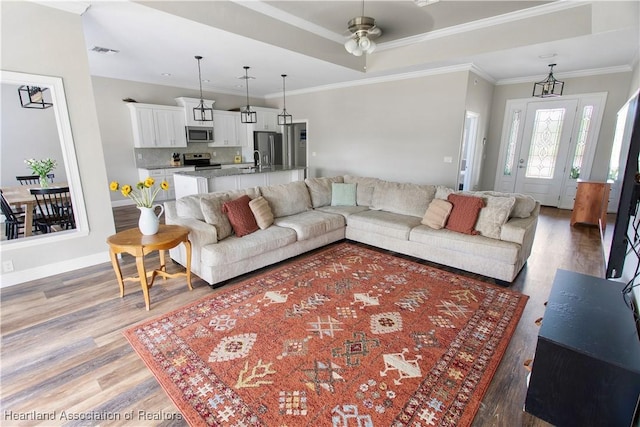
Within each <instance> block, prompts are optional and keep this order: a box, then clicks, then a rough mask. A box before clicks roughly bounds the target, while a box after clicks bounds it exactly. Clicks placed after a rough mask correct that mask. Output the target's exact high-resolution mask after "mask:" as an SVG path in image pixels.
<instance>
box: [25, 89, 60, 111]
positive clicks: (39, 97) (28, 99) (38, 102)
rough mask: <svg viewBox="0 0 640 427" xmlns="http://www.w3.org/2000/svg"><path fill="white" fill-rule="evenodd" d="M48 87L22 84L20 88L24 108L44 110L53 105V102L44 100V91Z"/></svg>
mask: <svg viewBox="0 0 640 427" xmlns="http://www.w3.org/2000/svg"><path fill="white" fill-rule="evenodd" d="M47 89H48V88H46V87H45V88H41V87H38V86H26V85H22V86H20V87H19V88H18V96H19V97H20V106H21V107H22V108H39V109H41V110H44V109H45V108H49V107H52V106H53V103H51V102H45V101H44V91H45V90H47Z"/></svg>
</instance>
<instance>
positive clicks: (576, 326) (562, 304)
mask: <svg viewBox="0 0 640 427" xmlns="http://www.w3.org/2000/svg"><path fill="white" fill-rule="evenodd" d="M623 287H624V284H623V283H620V282H614V281H609V280H605V279H600V278H597V277H592V276H586V275H583V274H578V273H574V272H570V271H565V270H558V271H557V273H556V277H555V279H554V283H553V288H552V290H551V294H550V295H549V300H548V303H547V308H546V310H545V315H544V319H543V322H542V327H541V328H540V333H539V335H538V343H537V347H536V354H535V358H534V360H533V369H532V371H531V378H530V381H529V389H528V391H527V398H526V402H525V410H526V411H527V412H529V413H530V414H532V415H535V416H536V417H538V418H541V419H543V420H545V421H547V422H549V423H551V424H554V425H556V426H611V427H613V426H621V427H622V426H623V427H630V426H631V425H632V423H633V420H634V414H635V412H636V406H637V404H638V399H639V396H640V338H639V336H638V330H637V328H636V325H635V319H634V315H633V312H632V311H631V310H630V309H629V308H628V307H627V305H626V304H625V302H624V300H623V296H622V288H623ZM636 420H637V418H636Z"/></svg>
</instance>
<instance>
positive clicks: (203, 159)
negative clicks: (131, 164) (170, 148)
mask: <svg viewBox="0 0 640 427" xmlns="http://www.w3.org/2000/svg"><path fill="white" fill-rule="evenodd" d="M182 159H183V161H182V164H183V165H185V166H195V167H196V170H197V171H201V170H207V169H221V168H222V166H221V165H220V163H212V162H211V153H184V154H183V155H182Z"/></svg>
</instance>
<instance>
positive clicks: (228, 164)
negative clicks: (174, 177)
mask: <svg viewBox="0 0 640 427" xmlns="http://www.w3.org/2000/svg"><path fill="white" fill-rule="evenodd" d="M243 164H249V163H221V165H222V166H231V165H243ZM192 167H194V166H192V165H182V164H181V165H177V166H176V165H171V164H166V165H150V166H138V167H137V168H138V169H149V170H152V169H176V168H192Z"/></svg>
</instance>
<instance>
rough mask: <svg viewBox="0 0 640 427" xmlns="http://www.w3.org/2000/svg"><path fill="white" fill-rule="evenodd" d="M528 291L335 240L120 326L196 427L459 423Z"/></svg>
mask: <svg viewBox="0 0 640 427" xmlns="http://www.w3.org/2000/svg"><path fill="white" fill-rule="evenodd" d="M527 298H528V297H527V296H525V295H522V294H518V293H516V292H513V291H510V290H508V289H504V288H500V287H497V286H493V285H489V284H486V283H483V282H480V281H478V280H474V279H470V278H465V277H462V276H459V275H456V274H453V273H448V272H445V271H441V270H438V269H436V268H432V267H429V266H424V265H421V264H419V263H416V262H413V261H408V260H406V259H403V258H399V257H395V256H393V255H388V254H384V253H380V252H377V251H374V250H371V249H367V248H363V247H360V246H356V245H353V244H349V243H341V244H338V245H335V246H330V247H329V248H327V249H325V250H322V251H320V252H317V253H314V254H311V255H309V256H306V257H303V258H299V259H296V260H294V261H292V262H288V263H286V264H284V265H283V266H281V267H278V268H275V269H273V270H271V271H269V272H266V273H263V274H261V275H259V276H257V277H254V278H251V279H247V280H245V281H244V282H241V283H239V284H235V285H232V286H230V287H229V289H225V290H221V291H218V292H215V293H214V294H213V295H211V296H210V297H206V298H204V299H202V300H200V301H197V302H195V303H193V304H191V305H188V306H186V307H183V308H181V309H179V310H176V311H174V312H173V313H170V314H167V315H164V316H161V317H159V318H157V319H155V320H151V321H148V322H146V323H144V324H141V325H137V326H135V327H133V328H130V329H128V330H126V331H125V332H124V334H125V336H126V337H127V339H128V340H129V342H130V343H131V345H132V346H133V347H134V348H135V350H136V351H137V352H138V354H139V355H140V357H141V358H142V359H143V360H144V361H145V363H146V364H147V366H148V367H149V368H150V369H151V371H153V373H154V374H155V376H156V378H157V379H158V381H159V382H160V384H161V385H162V387H163V388H164V389H165V390H166V392H167V393H168V394H169V396H170V397H171V399H173V401H174V402H175V404H176V406H177V407H178V408H179V409H180V411H181V412H182V413H183V415H184V416H185V418H186V419H187V420H188V422H189V424H191V425H193V426H204V425H210V426H217V425H220V426H258V425H264V426H269V427H276V426H342V427H347V426H359V427H365V426H384V427H386V426H414V427H417V426H467V425H470V424H471V422H472V420H473V417H474V415H475V413H476V411H477V409H478V406H479V405H480V401H481V399H482V396H483V394H484V392H485V390H486V389H487V387H488V385H489V383H490V381H491V378H492V376H493V374H494V373H495V371H496V369H497V367H498V364H499V362H500V359H501V358H502V355H503V354H504V352H505V350H506V348H507V345H508V343H509V339H510V338H511V336H512V334H513V332H514V330H515V327H516V325H517V323H518V320H519V319H520V315H521V314H522V310H523V309H524V306H525V304H526V301H527Z"/></svg>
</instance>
